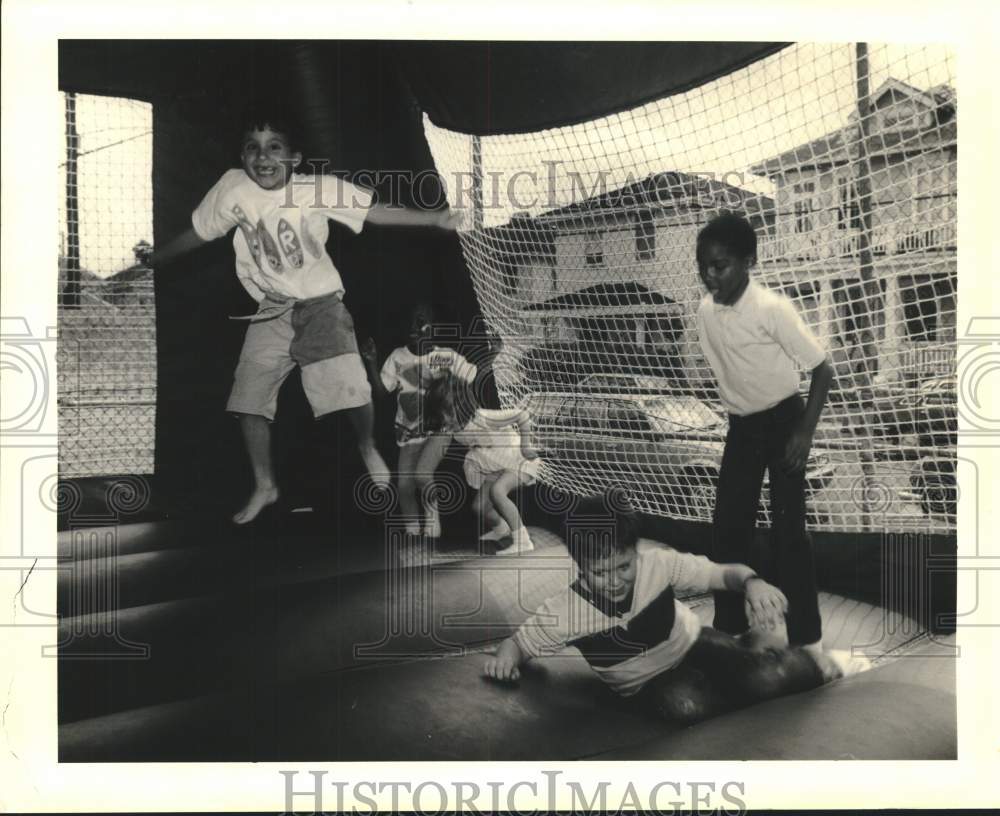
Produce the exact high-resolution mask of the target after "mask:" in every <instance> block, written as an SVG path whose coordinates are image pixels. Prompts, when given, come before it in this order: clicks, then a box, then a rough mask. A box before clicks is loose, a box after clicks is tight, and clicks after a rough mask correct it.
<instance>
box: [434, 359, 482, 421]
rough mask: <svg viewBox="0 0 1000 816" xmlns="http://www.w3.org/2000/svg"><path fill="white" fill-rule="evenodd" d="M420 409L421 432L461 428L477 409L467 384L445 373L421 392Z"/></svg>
mask: <svg viewBox="0 0 1000 816" xmlns="http://www.w3.org/2000/svg"><path fill="white" fill-rule="evenodd" d="M421 407H422V412H423V413H422V415H423V422H422V424H423V427H424V430H426V431H430V432H432V433H436V432H439V431H455V430H458V429H460V428H464V427H465V426H466V425H468V424H469V420H470V419H472V417H473V415H474V414H475V413H476V407H477V406H476V401H475V398H474V396H473V392H472V387H471V386H470V384H469V383H468V382H466V381H465V380H463V379H461V378H460V377H456V376H455V375H454V374H453V373H452V372H450V371H446V372H444V373H443V374H442V375H441V376H439V377H436V378H435V379H434V381H433V382H432V383H431V385H430V387H429V388H428V389H427V390H426V391H425V392H424V396H423V404H422V406H421Z"/></svg>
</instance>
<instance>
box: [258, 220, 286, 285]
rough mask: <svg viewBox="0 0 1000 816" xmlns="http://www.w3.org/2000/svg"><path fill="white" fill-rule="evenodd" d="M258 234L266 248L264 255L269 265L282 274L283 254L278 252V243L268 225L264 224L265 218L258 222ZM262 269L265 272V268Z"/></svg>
mask: <svg viewBox="0 0 1000 816" xmlns="http://www.w3.org/2000/svg"><path fill="white" fill-rule="evenodd" d="M257 235H258V236H259V237H260V242H261V245H262V246H263V249H264V256H265V257H266V258H267V265H268V266H270V267H271V271H272V272H276V273H277V274H279V275H280V274H281V272H282V269H281V254H280V253H279V252H278V245H277V244H276V243H275V242H274V239H273V238H272V237H271V233H269V232H268V231H267V227H265V226H264V219H263V218H261V219H260V221H258V222H257ZM258 264H259V261H258ZM261 271H262V272H263V271H265V270H263V269H262V270H261Z"/></svg>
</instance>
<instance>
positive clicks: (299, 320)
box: [151, 111, 457, 524]
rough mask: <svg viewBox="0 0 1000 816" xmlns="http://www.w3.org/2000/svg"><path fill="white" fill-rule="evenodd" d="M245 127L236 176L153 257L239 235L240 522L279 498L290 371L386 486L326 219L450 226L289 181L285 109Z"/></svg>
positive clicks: (330, 188) (358, 196) (346, 186)
mask: <svg viewBox="0 0 1000 816" xmlns="http://www.w3.org/2000/svg"><path fill="white" fill-rule="evenodd" d="M244 125H245V126H244V130H243V134H242V141H241V143H240V164H241V168H240V169H233V170H228V171H227V172H226V173H224V174H223V176H222V178H221V179H219V181H218V182H217V183H216V184H215V186H213V187H212V189H211V190H209V191H208V193H207V194H206V195H205V197H204V199H203V200H202V202H201V203H200V204H199V205H198V207H197V208H196V209H195V211H194V214H193V215H192V217H191V221H192V226H191V228H190V229H188V230H187V231H185V232H184V233H182V234H181V235H180V236H178V237H177V238H175V239H174V240H173V241H172V242H170V243H169V244H168V245H167V246H166V247H165V248H164V249H162V250H160V251H158V252H155V253H154V254H153V257H152V259H151V263H152V264H153V265H154V267H155V266H158V265H162V264H164V263H166V262H169V261H171V260H173V259H175V258H176V257H177V256H178V255H180V254H182V253H185V252H188V251H190V250H192V249H196V248H197V247H199V246H201V245H202V244H204V243H205V242H207V241H211V240H214V239H217V238H222V237H223V236H224V235H225V234H226V233H228V232H229V231H231V230H233V228H236V230H235V234H234V235H233V247H234V249H235V251H236V274H237V277H239V279H240V282H241V283H242V284H243V286H244V288H245V289H246V290H247V292H249V294H250V295H251V296H252V297H253V298H254V299H255V300H256V301H257V302H258V304H259V308H258V311H257V313H256V315H254V316H253V317H251V318H250V325H249V326H248V327H247V333H246V338H245V339H244V342H243V351H242V353H241V355H240V361H239V364H238V365H237V368H236V373H235V375H234V384H233V389H232V392H231V394H230V397H229V402H228V405H227V410H228V411H230V412H232V413H234V414H236V415H237V416H238V417H239V420H240V427H241V429H242V432H243V440H244V443H245V446H246V450H247V454H248V456H249V459H250V464H251V467H252V469H253V476H254V489H253V493H252V494H251V495H250V498H249V499H248V501H247V503H246V505H245V506H244V507H243V508H242V509H241V510H240V511H239V512H238V513H236V515H235V516H233V521H234V522H236V523H237V524H246V523H247V522H250V521H252V520H253V519H254V518H256V517H257V515H258V514H259V513H260V512H261V511H262V510H264V509H265V508H266V507H267V506H268V505H270V504H273V503H274V502H275V501H277V499H278V486H277V483H276V482H275V476H274V468H273V465H272V461H271V429H270V422H271V421H272V420H273V419H274V414H275V407H276V404H277V397H278V390H279V388H280V387H281V384H282V382H284V380H285V378H286V377H287V376H288V374H289V373H290V372H291V370H292V369H293V368H294V367H295V365H298V366H299V367H300V368H301V371H302V386H303V390H304V391H305V393H306V396H307V397H308V399H309V403H310V405H311V406H312V410H313V414H314V415H315V416H316V417H317V418H319V417H321V416H325V415H327V414H330V413H332V412H334V411H346V412H347V414H348V416H349V417H350V419H351V423H352V424H353V426H354V430H355V433H356V435H357V442H358V450H359V451H360V453H361V458H362V460H363V461H364V464H365V467H366V468H367V470H368V473H369V475H370V476H371V478H372V480H373V481H374V482H375V483H376V484H377V485H379V486H385V485H387V484H388V483H389V469H388V467H387V466H386V464H385V462H384V461H383V459H382V457H381V456H380V455H379V452H378V451H377V450H376V448H375V443H374V440H373V438H372V426H373V410H372V403H371V388H370V385H369V382H368V378H367V376H366V373H365V368H364V366H363V365H362V361H361V358H360V356H359V354H358V347H357V341H356V339H355V336H354V324H353V322H352V320H351V315H350V313H349V312H348V311H347V308H346V307H345V306H344V304H343V296H344V283H343V281H342V280H341V277H340V273H339V272H338V271H337V268H336V267H335V266H334V265H333V262H332V261H331V260H330V257H329V255H328V254H327V252H326V247H325V244H326V240H327V237H328V234H329V224H328V219H331V220H334V221H337V222H338V223H340V224H344V225H345V226H347V227H348V228H349V229H351V230H352V231H353V232H354V233H359V232H360V231H361V229H362V227H363V226H364V224H366V223H372V224H382V225H391V226H430V227H438V228H441V229H455V227H456V222H457V219H456V218H455V217H453V216H452V215H451V214H449V213H447V212H441V211H433V212H430V211H429V212H423V211H416V210H406V209H403V208H400V207H389V206H386V205H382V204H377V203H373V202H372V194H371V193H370V192H368V191H367V190H363V189H361V188H359V187H355V186H354V185H352V184H350V183H348V182H346V181H343V180H341V179H339V178H336V177H334V176H327V175H316V176H310V175H303V174H299V173H295V172H294V170H295V168H296V167H297V166H298V165H299V164H300V163H301V162H302V153H301V152H300V150H299V149H298V148H297V147H296V141H295V140H296V138H297V137H298V133H299V131H298V129H297V128H296V127H295V126H294V125H293V124H292V123H291V122H290V121H289V119H288V118H287V116H286V115H284V114H282V113H279V112H276V111H269V112H267V113H266V114H262V115H254V116H250V117H248V118H247V119H246V121H245V123H244Z"/></svg>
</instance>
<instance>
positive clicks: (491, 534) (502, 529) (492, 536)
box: [479, 521, 510, 541]
mask: <svg viewBox="0 0 1000 816" xmlns="http://www.w3.org/2000/svg"><path fill="white" fill-rule="evenodd" d="M508 535H510V525H509V524H507V522H506V521H501V522H500V523H499V524H498V525H497V526H496V527H494V528H493V529H492V530H489V531H488V532H485V533H483V534H482V535H481V536H479V540H480V541H499V540H500V539H502V538H506V537H507V536H508Z"/></svg>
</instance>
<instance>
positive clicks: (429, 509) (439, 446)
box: [417, 433, 451, 538]
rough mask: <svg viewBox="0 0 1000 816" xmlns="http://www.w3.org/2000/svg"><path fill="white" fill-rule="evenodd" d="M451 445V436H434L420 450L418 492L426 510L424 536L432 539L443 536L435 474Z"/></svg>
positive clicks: (437, 434)
mask: <svg viewBox="0 0 1000 816" xmlns="http://www.w3.org/2000/svg"><path fill="white" fill-rule="evenodd" d="M450 444H451V434H447V433H443V434H442V433H436V434H434V435H432V436H431V437H430V438H429V439H428V440H427V441H426V442H425V443H424V444H423V446H422V447H421V448H420V459H419V460H418V462H417V490H418V491H419V493H420V500H421V502H422V503H423V508H424V534H425V535H427V536H430V537H431V538H439V537H440V535H441V519H440V517H439V516H438V502H437V497H436V496H435V495H434V474H435V473H436V472H437V469H438V465H440V464H441V460H442V459H444V455H445V452H446V451H447V450H448V445H450Z"/></svg>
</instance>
